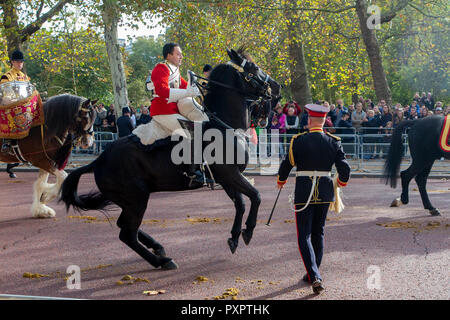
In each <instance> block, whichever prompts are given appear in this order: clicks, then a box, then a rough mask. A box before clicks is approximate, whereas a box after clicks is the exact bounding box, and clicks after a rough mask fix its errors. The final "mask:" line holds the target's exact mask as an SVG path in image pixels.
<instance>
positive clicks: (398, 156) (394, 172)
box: [383, 120, 414, 188]
mask: <svg viewBox="0 0 450 320" xmlns="http://www.w3.org/2000/svg"><path fill="white" fill-rule="evenodd" d="M413 124H414V121H413V120H405V121H402V122H401V123H400V124H399V125H398V126H397V128H395V130H394V133H393V134H392V140H391V145H390V147H389V152H388V155H387V158H386V162H385V163H384V174H383V178H384V179H385V183H386V184H388V183H389V184H390V185H391V188H396V187H397V176H398V172H399V171H400V163H401V162H402V157H403V143H402V135H403V131H404V130H405V129H406V128H408V127H410V126H412V125H413Z"/></svg>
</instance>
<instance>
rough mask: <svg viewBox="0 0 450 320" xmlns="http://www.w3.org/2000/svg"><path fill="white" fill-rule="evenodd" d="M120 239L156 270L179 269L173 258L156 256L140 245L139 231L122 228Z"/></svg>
mask: <svg viewBox="0 0 450 320" xmlns="http://www.w3.org/2000/svg"><path fill="white" fill-rule="evenodd" d="M124 213H125V211H122V214H124ZM119 239H120V240H121V241H122V242H123V243H125V244H126V245H127V246H129V247H130V248H131V249H133V251H134V252H136V253H137V254H138V255H140V256H141V257H142V258H144V259H145V260H146V261H147V262H148V263H150V264H151V265H152V266H154V267H155V268H158V267H161V268H162V269H165V270H172V269H177V268H178V266H177V264H176V263H175V262H174V261H173V260H172V259H171V258H168V257H162V256H156V255H154V254H153V253H151V252H150V251H148V249H147V248H145V247H144V246H143V245H142V244H140V243H139V241H138V231H137V229H135V228H128V227H122V228H121V230H120V234H119Z"/></svg>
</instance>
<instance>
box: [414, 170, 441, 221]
mask: <svg viewBox="0 0 450 320" xmlns="http://www.w3.org/2000/svg"><path fill="white" fill-rule="evenodd" d="M432 167H433V163H431V165H427V166H426V167H425V168H424V169H423V170H422V171H421V172H420V173H419V174H418V175H417V176H416V178H415V180H416V183H417V186H418V187H419V192H420V197H421V198H422V203H423V207H424V208H425V209H427V210H429V211H430V214H431V215H432V216H439V215H440V212H439V210H438V209H436V208H435V207H433V205H432V204H431V202H430V199H429V198H428V193H427V178H428V175H429V174H430V171H431V168H432Z"/></svg>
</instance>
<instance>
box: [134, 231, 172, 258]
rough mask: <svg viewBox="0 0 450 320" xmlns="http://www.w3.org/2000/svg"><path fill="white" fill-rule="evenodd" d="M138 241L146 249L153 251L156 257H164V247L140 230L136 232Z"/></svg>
mask: <svg viewBox="0 0 450 320" xmlns="http://www.w3.org/2000/svg"><path fill="white" fill-rule="evenodd" d="M138 240H139V242H141V243H142V244H143V245H144V246H146V247H147V248H151V249H153V252H154V253H155V254H156V255H157V256H160V257H165V256H166V251H165V250H164V247H163V246H162V245H161V244H160V243H159V242H158V241H156V240H155V239H153V238H152V237H151V236H149V235H148V234H147V233H145V232H144V231H142V230H141V229H139V230H138Z"/></svg>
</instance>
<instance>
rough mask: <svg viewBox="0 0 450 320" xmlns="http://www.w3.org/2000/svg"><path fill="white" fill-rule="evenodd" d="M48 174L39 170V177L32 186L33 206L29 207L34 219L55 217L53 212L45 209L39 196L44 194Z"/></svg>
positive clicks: (50, 209)
mask: <svg viewBox="0 0 450 320" xmlns="http://www.w3.org/2000/svg"><path fill="white" fill-rule="evenodd" d="M48 175H49V173H48V172H47V171H44V170H42V169H40V170H39V176H38V178H37V180H36V181H35V182H34V184H33V204H32V205H31V213H32V215H33V217H34V218H52V217H54V216H55V215H56V212H55V210H53V209H52V208H50V207H47V206H46V205H45V204H44V203H42V202H41V196H42V193H43V192H44V190H45V188H46V185H47V179H48Z"/></svg>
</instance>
